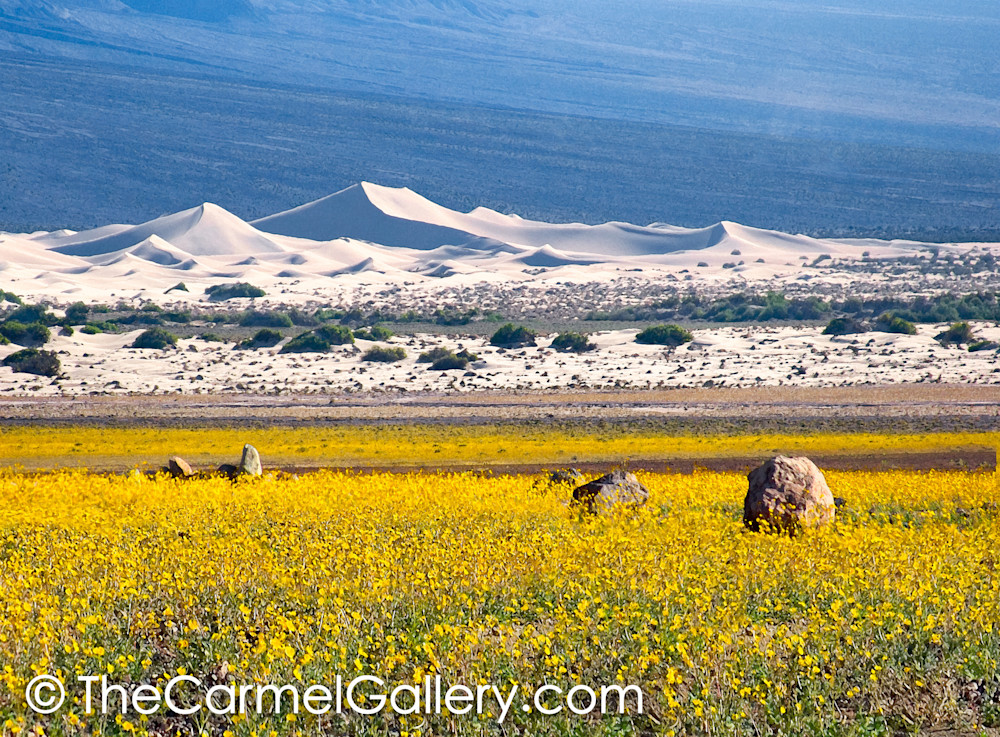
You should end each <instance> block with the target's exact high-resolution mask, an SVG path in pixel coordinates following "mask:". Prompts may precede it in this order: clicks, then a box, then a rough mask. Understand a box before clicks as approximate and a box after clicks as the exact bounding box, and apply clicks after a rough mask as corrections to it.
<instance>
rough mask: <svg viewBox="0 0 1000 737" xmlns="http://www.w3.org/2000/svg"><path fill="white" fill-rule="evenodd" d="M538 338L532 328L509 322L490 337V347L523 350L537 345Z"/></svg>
mask: <svg viewBox="0 0 1000 737" xmlns="http://www.w3.org/2000/svg"><path fill="white" fill-rule="evenodd" d="M536 336H537V333H535V331H534V330H532V329H531V328H526V327H524V326H523V325H514V323H512V322H509V323H507V324H506V325H503V326H501V327H500V328H499V329H498V330H497V331H496V332H495V333H493V335H492V337H490V345H495V346H497V347H498V348H523V347H525V346H532V345H535V337H536Z"/></svg>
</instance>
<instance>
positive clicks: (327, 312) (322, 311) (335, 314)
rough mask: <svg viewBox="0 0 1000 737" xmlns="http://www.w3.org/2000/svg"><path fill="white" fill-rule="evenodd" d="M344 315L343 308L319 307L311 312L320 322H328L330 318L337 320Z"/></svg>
mask: <svg viewBox="0 0 1000 737" xmlns="http://www.w3.org/2000/svg"><path fill="white" fill-rule="evenodd" d="M343 316H344V311H343V310H335V309H333V308H332V307H320V308H319V309H318V310H316V311H315V312H314V313H313V317H315V318H316V319H317V320H319V321H320V322H330V321H331V320H339V319H340V318H342V317H343Z"/></svg>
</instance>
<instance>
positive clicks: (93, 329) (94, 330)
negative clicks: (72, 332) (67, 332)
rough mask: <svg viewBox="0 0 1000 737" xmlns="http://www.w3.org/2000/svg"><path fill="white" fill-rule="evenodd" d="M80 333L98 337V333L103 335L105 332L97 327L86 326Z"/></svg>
mask: <svg viewBox="0 0 1000 737" xmlns="http://www.w3.org/2000/svg"><path fill="white" fill-rule="evenodd" d="M80 332H81V333H84V334H86V335H97V334H98V333H103V332H104V331H103V330H101V329H100V328H99V327H98V326H97V325H84V326H83V327H82V328H80Z"/></svg>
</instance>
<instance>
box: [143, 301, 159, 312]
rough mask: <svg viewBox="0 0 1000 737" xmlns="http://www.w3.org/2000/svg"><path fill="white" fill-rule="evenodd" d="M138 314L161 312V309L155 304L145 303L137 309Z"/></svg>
mask: <svg viewBox="0 0 1000 737" xmlns="http://www.w3.org/2000/svg"><path fill="white" fill-rule="evenodd" d="M139 312H163V308H162V307H160V306H159V305H158V304H156V303H155V302H146V303H144V304H143V305H142V306H141V307H139Z"/></svg>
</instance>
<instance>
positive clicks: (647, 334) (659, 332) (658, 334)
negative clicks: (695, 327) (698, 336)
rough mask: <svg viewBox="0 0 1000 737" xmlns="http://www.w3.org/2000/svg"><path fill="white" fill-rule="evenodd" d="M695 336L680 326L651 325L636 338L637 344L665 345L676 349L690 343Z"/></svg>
mask: <svg viewBox="0 0 1000 737" xmlns="http://www.w3.org/2000/svg"><path fill="white" fill-rule="evenodd" d="M692 340H694V336H693V335H691V333H690V332H689V331H687V330H685V329H684V328H682V327H681V326H680V325H651V326H650V327H648V328H646V329H645V330H643V331H641V332H640V333H639V334H638V335H636V336H635V342H636V343H643V344H645V345H665V346H670V347H672V348H676V347H677V346H679V345H683V344H684V343H690V342H691V341H692Z"/></svg>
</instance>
